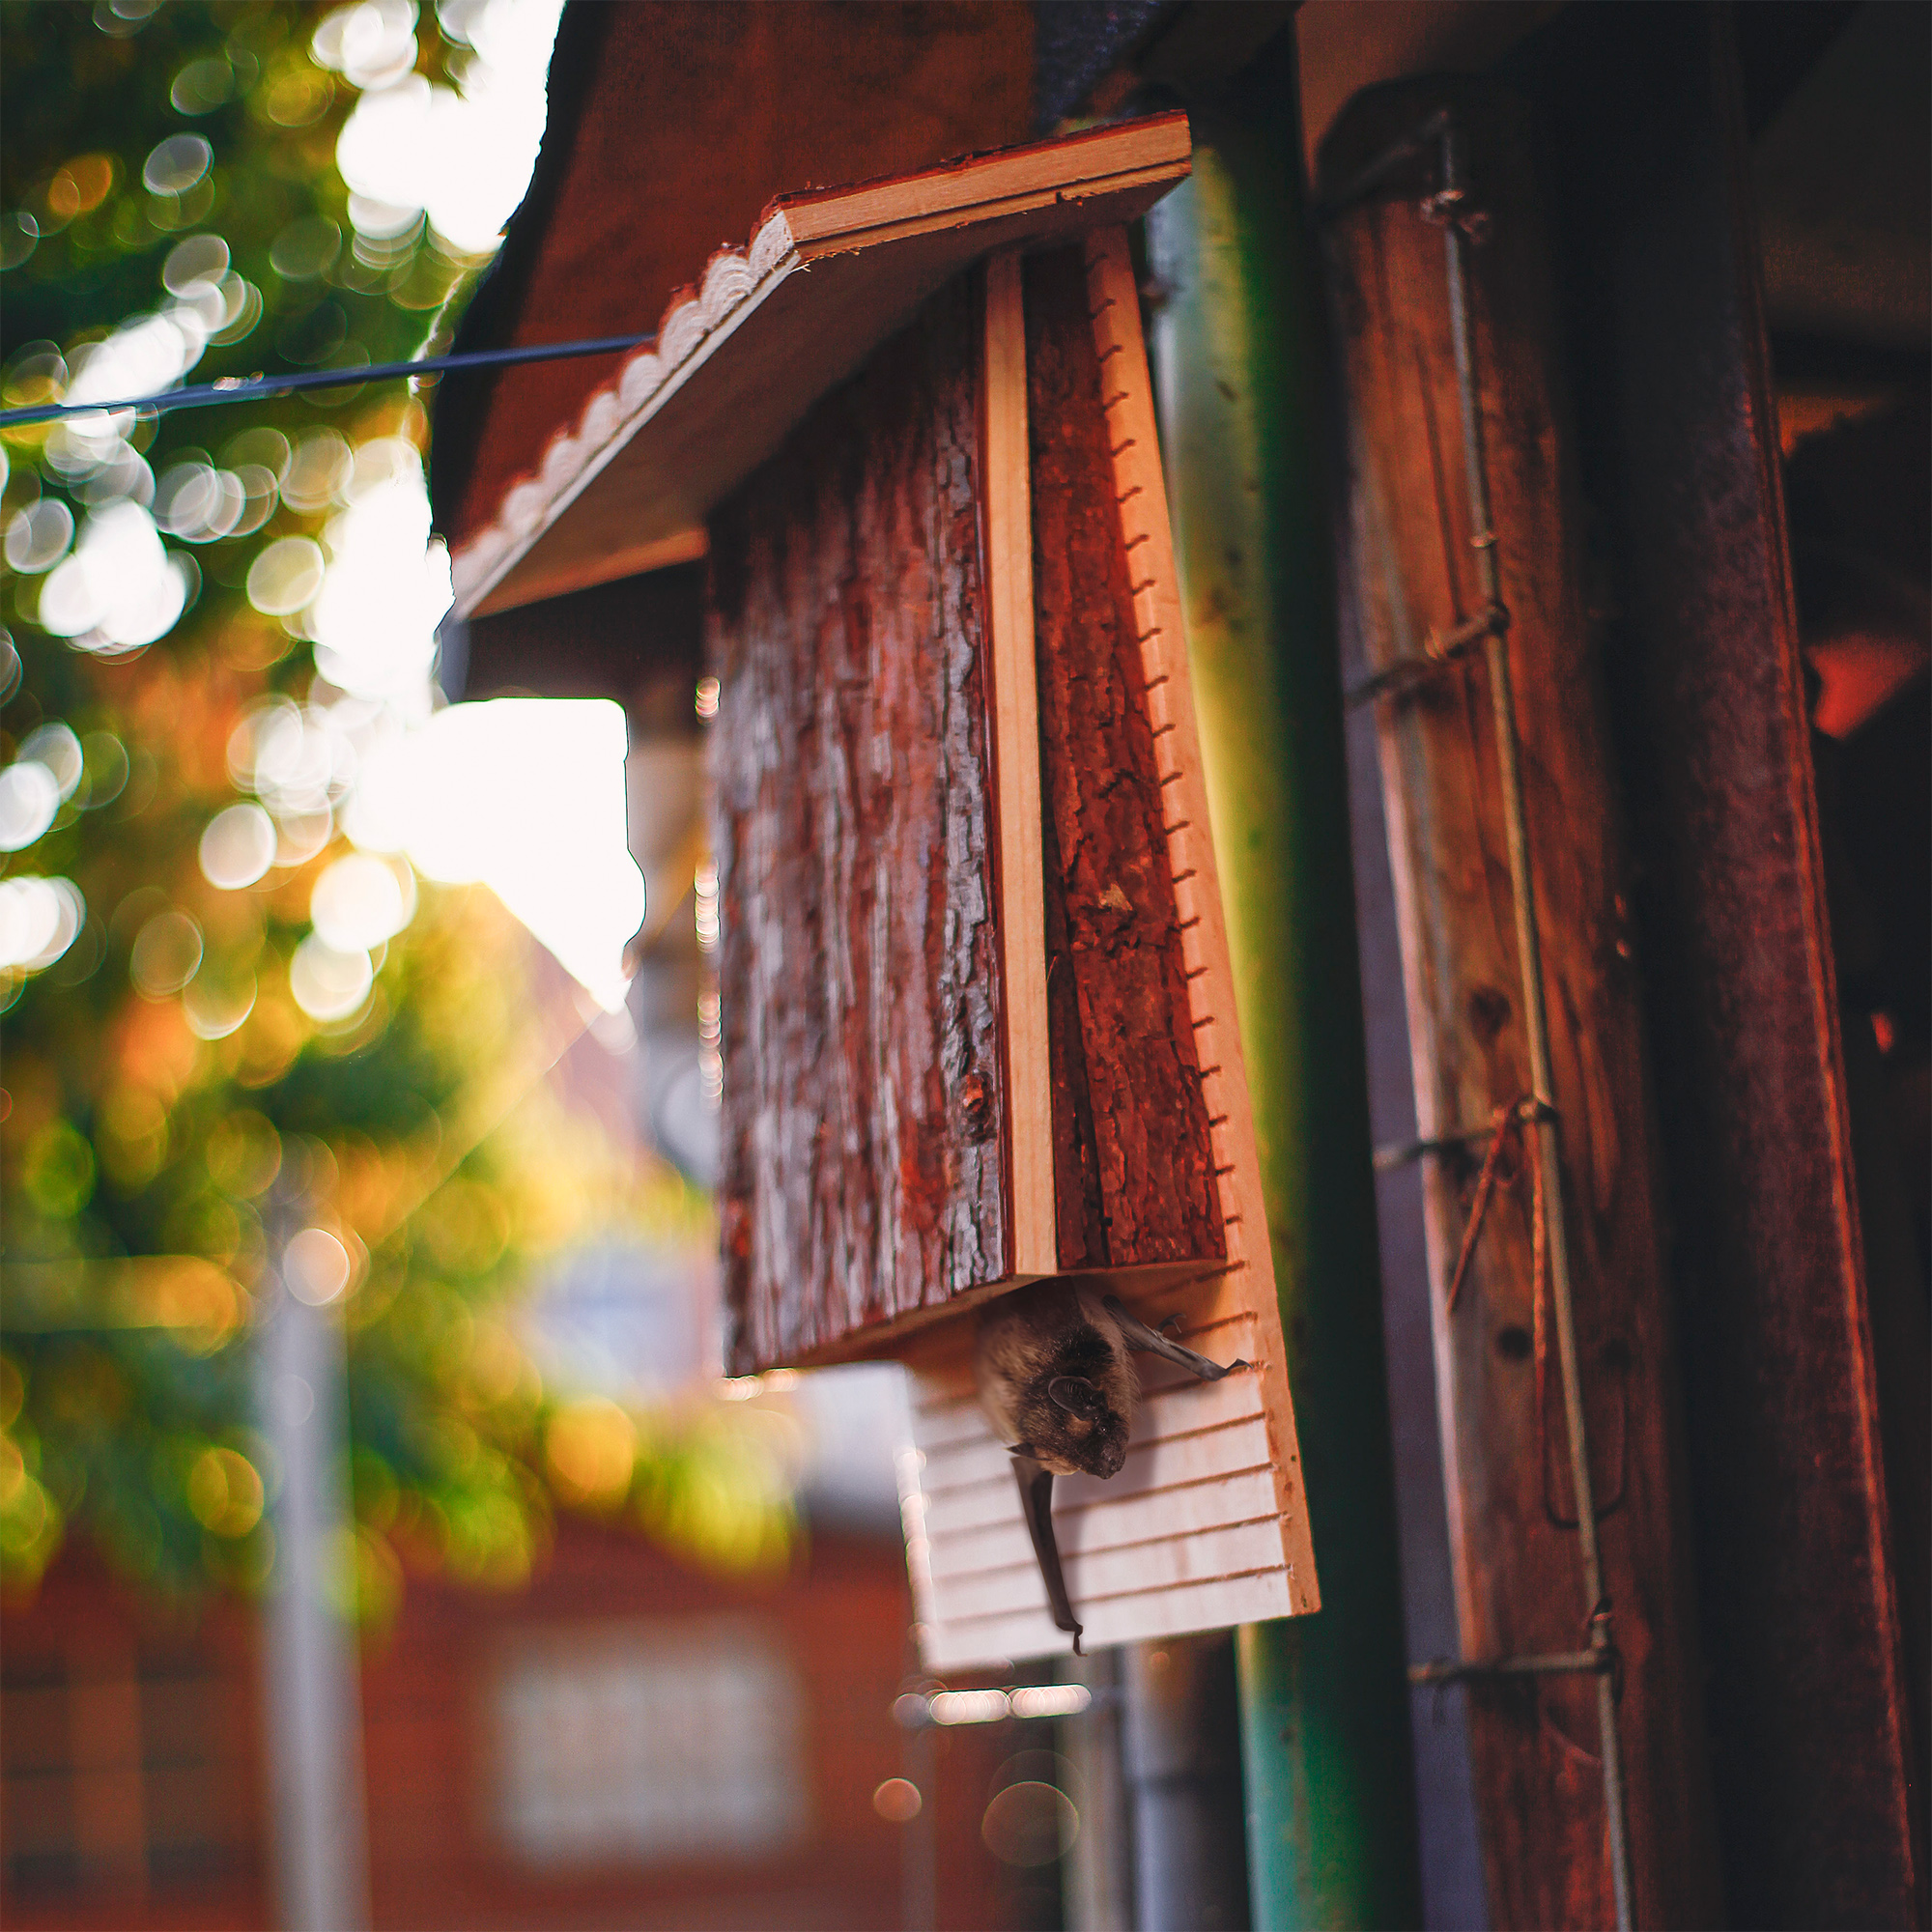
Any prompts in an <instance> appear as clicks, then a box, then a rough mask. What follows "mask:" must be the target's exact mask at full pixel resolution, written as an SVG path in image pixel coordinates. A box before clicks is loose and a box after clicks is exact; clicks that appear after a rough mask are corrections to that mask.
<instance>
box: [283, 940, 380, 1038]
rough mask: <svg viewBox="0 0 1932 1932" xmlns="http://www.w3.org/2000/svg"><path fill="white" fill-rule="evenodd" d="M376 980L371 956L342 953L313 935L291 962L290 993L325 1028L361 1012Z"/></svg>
mask: <svg viewBox="0 0 1932 1932" xmlns="http://www.w3.org/2000/svg"><path fill="white" fill-rule="evenodd" d="M375 978H376V973H375V967H374V966H373V964H372V963H371V961H370V958H369V955H368V953H366V952H337V951H336V949H335V948H334V947H332V946H330V945H329V944H328V943H327V941H326V940H324V939H323V938H322V937H321V935H320V934H318V933H313V932H312V933H310V934H309V936H308V937H307V938H306V939H304V940H303V941H302V942H301V944H300V945H299V946H298V947H297V948H296V950H295V956H294V957H293V958H292V959H291V960H290V961H289V991H290V992H291V993H293V994H294V995H295V1002H296V1005H297V1006H298V1007H299V1008H300V1009H302V1011H303V1012H305V1013H306V1014H307V1015H308V1016H309V1018H310V1019H312V1020H320V1021H322V1022H323V1023H324V1024H325V1025H327V1023H329V1022H330V1021H334V1020H346V1019H350V1018H352V1017H353V1016H354V1015H355V1014H356V1013H358V1012H360V1011H361V1009H362V1003H363V1002H364V1001H365V1000H367V999H368V997H369V989H370V987H371V986H372V985H373V984H374V983H375Z"/></svg>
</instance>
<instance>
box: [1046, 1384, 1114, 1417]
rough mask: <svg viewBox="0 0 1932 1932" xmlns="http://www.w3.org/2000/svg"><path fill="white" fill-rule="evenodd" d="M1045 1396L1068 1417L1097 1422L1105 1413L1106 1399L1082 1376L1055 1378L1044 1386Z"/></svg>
mask: <svg viewBox="0 0 1932 1932" xmlns="http://www.w3.org/2000/svg"><path fill="white" fill-rule="evenodd" d="M1046 1392H1047V1394H1048V1395H1049V1396H1050V1397H1051V1398H1052V1399H1053V1401H1054V1403H1055V1404H1056V1405H1057V1406H1059V1407H1061V1408H1064V1409H1065V1410H1066V1411H1067V1413H1068V1414H1069V1415H1079V1416H1084V1417H1086V1419H1087V1420H1088V1421H1089V1422H1094V1421H1097V1420H1098V1418H1099V1417H1100V1416H1101V1415H1102V1414H1103V1413H1104V1412H1105V1410H1106V1406H1107V1399H1106V1397H1105V1396H1103V1395H1102V1394H1101V1393H1100V1391H1099V1390H1098V1389H1096V1388H1095V1387H1094V1384H1093V1383H1092V1382H1090V1381H1089V1380H1088V1379H1087V1378H1086V1377H1084V1376H1055V1377H1054V1378H1053V1379H1052V1380H1051V1381H1050V1382H1048V1383H1047V1385H1046Z"/></svg>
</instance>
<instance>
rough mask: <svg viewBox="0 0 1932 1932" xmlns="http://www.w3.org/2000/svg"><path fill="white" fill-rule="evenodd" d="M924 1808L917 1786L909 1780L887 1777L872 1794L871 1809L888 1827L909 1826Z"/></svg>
mask: <svg viewBox="0 0 1932 1932" xmlns="http://www.w3.org/2000/svg"><path fill="white" fill-rule="evenodd" d="M924 1808H925V1801H924V1800H923V1798H922V1797H921V1796H920V1795H919V1786H918V1785H916V1784H914V1783H913V1782H912V1781H911V1780H910V1779H909V1778H904V1777H889V1778H887V1779H886V1781H885V1782H884V1783H883V1784H881V1785H880V1786H879V1788H878V1789H877V1790H876V1791H874V1792H873V1793H872V1809H873V1810H874V1811H876V1812H877V1813H878V1814H879V1816H880V1817H881V1818H883V1819H884V1820H885V1821H886V1822H887V1824H889V1825H909V1824H911V1823H912V1821H913V1820H914V1819H915V1818H917V1817H918V1816H919V1814H920V1813H921V1812H922V1811H923V1809H924Z"/></svg>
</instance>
